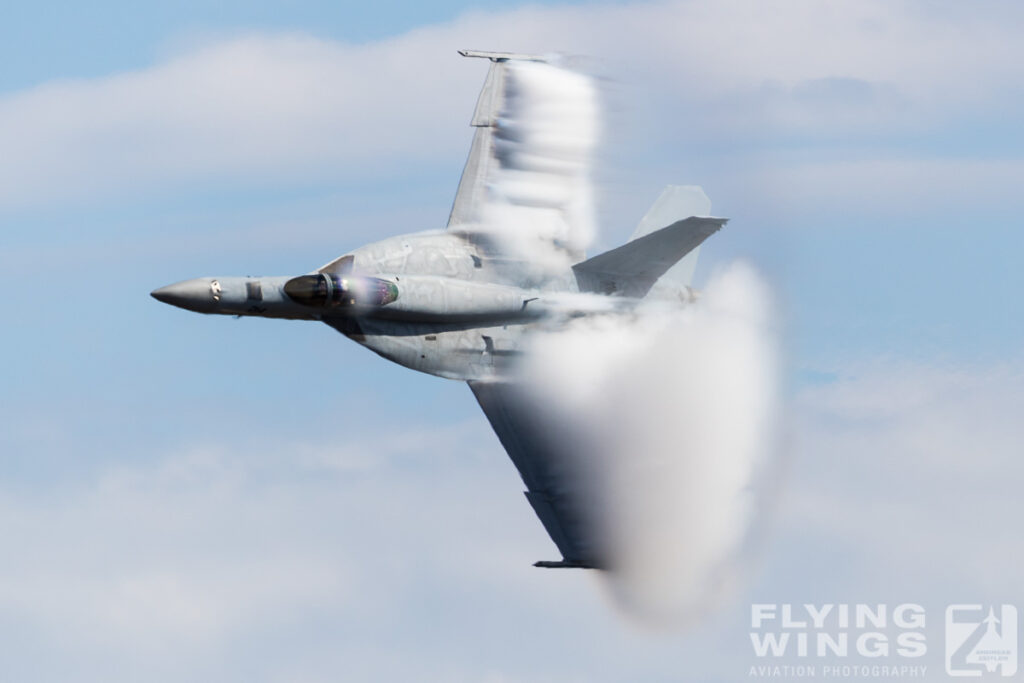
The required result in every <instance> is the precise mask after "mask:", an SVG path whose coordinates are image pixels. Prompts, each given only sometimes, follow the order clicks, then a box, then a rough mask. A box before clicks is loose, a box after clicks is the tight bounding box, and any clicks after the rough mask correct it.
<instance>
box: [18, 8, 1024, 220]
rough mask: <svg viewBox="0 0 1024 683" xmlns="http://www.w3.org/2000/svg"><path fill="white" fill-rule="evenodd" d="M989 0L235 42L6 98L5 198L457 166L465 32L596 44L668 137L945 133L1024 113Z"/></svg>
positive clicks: (475, 18) (489, 22)
mask: <svg viewBox="0 0 1024 683" xmlns="http://www.w3.org/2000/svg"><path fill="white" fill-rule="evenodd" d="M988 9H989V10H990V11H985V12H981V11H976V12H972V13H966V12H962V11H959V10H958V9H956V7H955V6H954V7H949V8H946V10H945V11H943V12H938V11H933V9H932V8H925V7H924V6H922V5H919V4H917V3H912V2H902V3H884V2H868V3H858V2H841V3H830V4H828V5H827V6H826V5H821V4H820V3H813V2H795V3H786V4H784V5H773V6H771V7H769V6H765V5H763V4H761V3H756V2H750V1H749V0H733V1H731V2H725V3H714V4H713V5H699V4H694V3H688V2H667V3H649V4H639V5H629V6H619V5H607V6H596V7H595V6H585V7H583V6H581V7H562V8H558V7H556V8H526V9H513V10H509V11H506V12H500V13H471V14H467V15H465V16H463V17H461V18H459V19H457V20H455V21H452V22H449V23H446V24H439V25H436V26H430V27H426V28H422V29H418V30H415V31H412V32H409V33H407V34H405V35H403V36H399V37H396V38H393V39H388V40H383V41H378V42H373V43H367V44H362V45H350V44H342V43H336V42H331V41H327V40H320V39H316V38H312V37H310V36H306V35H300V34H285V35H248V36H243V37H239V38H234V39H228V40H225V41H221V42H215V43H212V44H209V45H206V46H202V47H198V48H193V49H191V50H190V51H188V52H185V53H183V54H181V55H179V56H176V57H172V58H169V59H167V60H166V61H164V62H161V63H159V64H156V65H154V66H152V67H149V68H146V69H142V70H138V71H135V72H128V73H122V74H116V75H111V76H108V77H104V78H97V79H87V80H79V81H58V82H51V83H44V84H41V85H40V86H38V87H36V88H33V89H30V90H27V91H23V92H16V93H13V94H9V95H7V96H5V97H3V98H2V99H0V149H3V150H4V154H3V157H2V158H0V207H11V206H25V205H33V204H38V203H40V202H50V201H53V200H68V199H73V200H83V199H85V198H90V199H91V200H95V199H96V198H97V197H102V196H110V195H112V194H114V193H118V192H139V191H144V192H152V191H155V190H157V189H159V188H164V189H166V188H175V187H179V188H180V187H191V188H195V187H198V186H201V185H203V184H208V183H211V182H229V183H232V182H233V183H251V184H252V183H254V184H257V185H258V184H260V183H267V182H277V183H280V182H287V181H298V180H302V179H306V180H308V179H309V178H311V177H313V176H320V177H323V175H324V174H328V175H330V176H332V177H338V178H346V177H347V178H362V179H365V178H368V177H369V178H373V177H377V178H380V179H386V178H389V177H391V178H394V177H395V176H396V174H401V173H402V172H403V171H402V169H407V168H408V167H409V165H417V164H431V163H437V160H439V159H442V160H444V162H443V163H445V164H457V160H458V159H461V158H462V157H463V155H464V154H465V149H466V147H467V142H466V141H467V131H466V127H465V123H466V122H467V120H468V116H469V111H470V109H471V106H472V104H473V97H474V93H475V90H476V88H477V87H478V84H479V81H480V78H481V76H482V68H481V67H480V65H473V64H469V63H462V64H460V63H459V62H458V61H457V60H458V58H457V57H456V56H455V54H454V50H455V49H456V48H458V47H465V46H478V47H480V46H482V47H491V48H510V49H519V50H527V51H539V52H545V51H550V50H563V51H568V52H576V53H582V54H588V55H592V56H593V57H594V58H596V60H597V62H596V68H597V69H598V70H599V71H603V72H604V73H605V74H606V75H609V76H611V77H613V78H614V79H616V80H617V81H619V82H621V83H622V84H624V86H625V87H624V88H621V89H614V92H615V93H617V94H616V97H618V98H620V101H619V105H621V106H628V107H630V108H633V109H634V110H635V111H637V112H639V116H640V117H641V119H643V120H644V121H645V123H649V124H651V125H652V126H653V127H654V128H655V129H660V130H662V131H664V133H665V134H664V135H662V136H661V137H662V138H663V140H670V141H671V140H676V135H675V134H674V133H673V132H672V131H678V130H680V129H685V130H686V134H685V136H684V137H688V138H689V139H690V140H691V142H692V140H693V136H694V135H698V137H699V138H700V139H701V140H703V141H704V142H708V141H710V140H719V141H720V142H721V143H722V144H726V143H727V141H729V140H732V139H740V140H743V141H744V144H749V142H750V136H751V133H752V132H754V133H755V134H757V135H760V136H762V137H764V136H769V137H773V138H774V139H777V140H781V139H786V137H787V136H789V137H792V136H796V137H797V138H798V139H801V138H807V136H810V137H811V138H812V139H813V138H820V137H821V136H822V135H825V136H826V137H831V138H836V137H842V136H847V137H848V136H850V135H866V134H867V135H870V134H877V133H879V132H883V133H890V134H891V133H893V132H907V131H911V130H916V131H920V130H922V129H923V130H930V131H932V132H934V131H937V130H939V131H941V130H942V129H943V128H944V127H946V126H949V125H953V124H957V125H963V122H964V120H965V119H966V120H971V119H972V118H977V117H981V118H984V117H985V116H989V115H990V114H991V112H992V110H993V109H996V110H999V109H1005V108H1007V107H1009V108H1010V109H1011V110H1012V111H1016V112H1019V111H1020V109H1021V106H1022V104H1021V101H1022V100H1024V98H1022V97H1021V96H1020V95H1021V94H1020V93H1019V92H1017V91H1015V90H1014V89H1013V88H1008V87H1007V86H1008V84H1012V83H1015V82H1019V80H1020V73H1019V69H1020V67H1019V65H1020V64H1022V63H1024V55H1022V50H1024V47H1022V46H1021V44H1020V41H1019V40H1017V36H1018V35H1019V30H1018V29H1019V26H1020V24H1021V22H1022V21H1024V20H1022V18H1021V16H1020V15H1021V13H1020V11H1019V10H1018V9H1017V8H1015V7H1013V6H1008V5H1005V4H995V3H993V4H991V5H988ZM613 100H614V98H613ZM695 107H700V110H701V113H700V115H699V116H692V115H690V112H691V111H692V110H693V109H694V108H695ZM709 110H711V111H716V112H717V114H716V115H714V116H708V111H709ZM676 142H679V141H678V140H676ZM734 151H736V150H734ZM453 182H454V181H453Z"/></svg>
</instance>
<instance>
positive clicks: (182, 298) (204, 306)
mask: <svg viewBox="0 0 1024 683" xmlns="http://www.w3.org/2000/svg"><path fill="white" fill-rule="evenodd" d="M218 289H219V287H218V285H217V281H216V280H213V281H210V280H207V279H203V278H196V279H193V280H185V281H184V282H176V283H174V284H173V285H167V286H166V287H161V288H159V289H154V290H153V291H152V292H150V293H149V295H150V296H151V297H153V298H154V299H156V300H157V301H161V302H163V303H165V304H170V305H172V306H177V307H178V308H184V309H187V310H190V311H198V312H200V313H206V312H208V311H212V310H213V309H214V308H215V306H216V299H215V294H216V290H218Z"/></svg>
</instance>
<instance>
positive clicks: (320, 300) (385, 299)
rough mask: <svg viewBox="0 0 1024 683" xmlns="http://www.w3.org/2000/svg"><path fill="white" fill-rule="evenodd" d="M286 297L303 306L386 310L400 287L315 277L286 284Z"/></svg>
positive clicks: (373, 281)
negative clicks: (380, 307)
mask: <svg viewBox="0 0 1024 683" xmlns="http://www.w3.org/2000/svg"><path fill="white" fill-rule="evenodd" d="M284 293H285V294H287V295H288V297H289V298H290V299H292V301H295V302H296V303H299V304H302V305H303V306H312V307H317V308H333V307H341V306H355V305H360V306H372V307H376V306H384V305H386V304H389V303H391V302H392V301H394V300H396V299H397V298H398V285H396V284H395V283H394V282H391V281H390V280H382V279H381V278H377V277H363V276H356V277H352V276H349V277H339V276H337V275H332V274H328V273H315V274H312V275H300V276H299V277H293V278H292V279H291V280H289V281H288V282H286V283H284Z"/></svg>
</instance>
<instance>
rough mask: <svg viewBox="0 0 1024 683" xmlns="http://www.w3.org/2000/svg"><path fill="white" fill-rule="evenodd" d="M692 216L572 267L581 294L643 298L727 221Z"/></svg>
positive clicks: (725, 219)
mask: <svg viewBox="0 0 1024 683" xmlns="http://www.w3.org/2000/svg"><path fill="white" fill-rule="evenodd" d="M728 220H729V219H728V218H712V217H709V216H691V217H689V218H685V219H683V220H681V221H676V222H675V223H673V224H672V225H670V226H668V227H667V228H662V229H661V230H655V231H654V232H652V233H650V234H647V235H644V236H643V237H638V238H637V239H635V240H633V241H632V242H627V243H626V244H623V245H622V246H621V247H617V248H615V249H612V250H610V251H606V252H604V253H603V254H598V255H597V256H595V257H593V258H590V259H587V260H586V261H582V262H581V263H577V264H576V265H575V266H573V267H572V269H573V272H575V273H576V281H577V283H578V284H579V288H580V291H581V292H597V293H600V294H616V295H619V296H628V297H635V298H638V299H639V298H641V297H643V296H644V295H646V294H647V292H648V291H649V290H650V289H651V286H652V285H654V283H655V282H656V281H657V279H658V278H660V277H661V276H662V275H664V274H665V272H666V271H668V269H669V268H671V267H672V266H674V265H675V264H676V263H677V262H678V261H679V260H680V259H681V258H683V257H684V256H686V255H687V254H688V253H690V252H691V251H693V250H694V249H696V248H697V247H698V246H700V244H701V243H702V242H703V241H704V240H706V239H707V238H708V237H710V236H711V235H713V234H714V233H715V232H717V231H718V230H719V229H720V228H721V227H722V226H723V225H725V224H726V222H728Z"/></svg>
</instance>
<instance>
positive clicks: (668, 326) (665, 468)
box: [524, 263, 777, 624]
mask: <svg viewBox="0 0 1024 683" xmlns="http://www.w3.org/2000/svg"><path fill="white" fill-rule="evenodd" d="M772 320H773V316H772V312H771V302H770V296H769V292H768V289H767V287H766V285H765V284H764V283H763V282H762V280H761V279H760V278H759V277H758V275H757V274H756V272H755V271H754V270H753V269H752V268H751V267H750V266H748V265H745V264H742V263H736V264H733V265H731V266H729V267H728V268H726V269H725V270H724V271H722V272H720V273H719V274H718V275H717V276H715V277H714V278H713V279H712V281H711V282H710V284H709V285H708V287H707V289H706V290H705V294H704V296H703V297H702V299H701V300H700V302H699V303H698V304H695V305H690V306H687V307H683V308H680V307H679V306H678V305H667V304H658V303H650V304H644V305H642V306H641V307H640V308H639V309H638V310H637V311H636V312H635V313H634V314H631V315H629V316H628V317H623V316H622V315H608V316H594V317H590V318H585V319H581V320H579V321H576V322H575V323H573V324H572V325H571V326H569V327H568V328H566V329H565V330H562V331H553V332H547V333H544V334H542V335H540V336H538V337H537V338H536V339H535V340H534V344H533V346H532V349H531V353H530V354H529V356H528V361H527V365H526V367H525V369H524V372H525V379H526V384H527V386H530V387H533V390H534V391H535V392H537V394H538V395H543V397H544V401H545V403H549V404H550V402H552V401H553V402H554V403H555V404H556V405H557V409H556V410H555V411H554V414H557V416H558V424H557V425H554V424H553V425H552V429H557V430H559V432H560V433H561V439H562V443H563V445H564V447H565V448H566V449H568V450H571V451H574V453H573V457H574V460H575V462H576V464H577V466H578V468H579V471H580V472H581V473H582V472H586V473H587V476H586V478H585V481H586V486H587V489H586V491H585V497H586V498H587V504H588V507H589V508H590V509H591V510H592V511H594V512H595V514H594V518H593V519H594V522H595V524H596V526H597V527H598V529H597V536H598V540H599V542H600V545H601V546H602V547H603V548H604V549H605V553H606V556H607V558H608V559H607V562H608V567H609V571H608V572H607V573H606V576H607V580H608V581H607V583H608V586H609V588H610V592H611V594H612V596H613V597H614V598H615V599H616V602H617V603H618V604H619V605H620V606H621V607H623V608H624V609H625V610H626V611H627V612H628V613H629V614H630V615H632V616H634V617H638V618H640V619H642V620H644V621H645V622H648V623H670V624H671V623H679V622H686V621H692V620H693V619H695V618H697V617H699V616H700V615H702V614H703V613H705V612H706V611H707V610H709V609H710V608H712V607H713V606H714V605H715V604H716V603H717V602H718V600H719V599H721V598H722V597H724V596H725V595H726V594H727V592H728V589H729V588H730V586H731V585H732V584H733V583H734V580H735V579H736V578H737V577H738V575H739V574H740V573H741V569H742V566H743V563H744V558H745V557H746V550H747V548H748V544H747V542H748V540H749V539H748V534H749V532H750V529H751V524H752V522H753V520H754V516H755V515H756V513H757V512H758V511H759V510H760V509H761V505H760V502H761V501H759V499H758V496H759V495H760V494H759V493H758V491H759V489H758V486H757V484H758V478H759V476H760V475H761V474H762V473H763V472H764V471H765V469H766V467H767V466H768V465H769V464H770V462H771V455H772V450H773V448H772V446H773V444H774V442H775V435H774V426H775V413H776V393H777V388H776V384H777V380H776V373H777V361H776V342H775V335H774V333H773V329H772V328H773V326H772Z"/></svg>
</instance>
